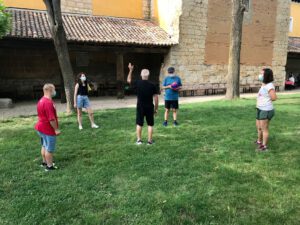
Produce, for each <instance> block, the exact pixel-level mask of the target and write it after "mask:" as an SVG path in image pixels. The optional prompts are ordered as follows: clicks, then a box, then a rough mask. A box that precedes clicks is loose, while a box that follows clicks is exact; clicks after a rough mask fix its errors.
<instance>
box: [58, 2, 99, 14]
mask: <svg viewBox="0 0 300 225" xmlns="http://www.w3.org/2000/svg"><path fill="white" fill-rule="evenodd" d="M61 8H62V11H63V12H67V13H80V14H92V13H93V6H92V0H62V1H61Z"/></svg>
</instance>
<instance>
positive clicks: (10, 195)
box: [0, 95, 300, 225]
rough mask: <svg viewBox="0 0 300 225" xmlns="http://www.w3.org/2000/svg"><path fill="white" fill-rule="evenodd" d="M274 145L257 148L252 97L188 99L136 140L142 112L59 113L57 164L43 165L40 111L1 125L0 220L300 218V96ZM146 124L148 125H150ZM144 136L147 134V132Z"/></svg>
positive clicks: (274, 131) (281, 113)
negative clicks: (171, 120)
mask: <svg viewBox="0 0 300 225" xmlns="http://www.w3.org/2000/svg"><path fill="white" fill-rule="evenodd" d="M275 107H276V116H275V118H274V119H273V120H272V122H271V127H270V131H271V133H270V143H269V148H270V150H269V152H265V153H259V152H256V151H255V146H254V144H253V141H254V140H255V138H256V128H255V112H256V111H255V100H253V99H243V100H239V101H233V102H229V101H215V102H208V103H201V104H190V105H182V106H181V110H180V115H179V122H180V126H179V127H176V128H174V127H171V126H170V127H167V128H164V127H162V125H161V123H162V121H163V108H160V113H159V116H158V117H157V119H156V122H157V123H156V127H155V135H154V137H155V141H156V144H155V145H154V146H147V145H143V146H136V145H135V144H134V143H135V109H120V110H106V111H100V112H96V114H95V118H96V121H97V122H99V124H100V125H101V128H100V129H98V130H92V129H90V128H88V120H87V116H85V120H84V125H86V126H85V128H86V129H84V130H83V131H81V132H79V130H78V127H77V123H76V117H75V116H71V117H66V116H61V118H60V123H61V130H62V135H61V136H60V137H59V138H58V146H57V152H56V163H57V165H58V166H59V170H58V171H54V172H48V173H47V172H44V170H43V169H42V168H40V166H39V163H40V152H39V151H40V146H39V138H38V136H37V134H36V133H35V131H34V130H33V125H34V123H35V121H36V118H35V117H29V118H16V119H12V120H7V121H2V122H0V134H1V135H0V224H17V225H20V224H26V225H34V224H38V225H40V224H62V225H67V224H78V225H79V224H80V225H82V224H111V225H118V224H122V225H123V224H141V225H148V224H151V225H152V224H153V225H160V224H165V225H177V224H241V225H244V224H260V225H267V224H272V225H273V224H280V225H283V224H300V172H299V165H300V157H299V155H300V154H299V153H300V141H299V137H300V120H299V118H300V96H299V95H293V96H280V100H279V101H277V102H276V103H275ZM144 131H146V129H145V130H144ZM144 137H146V132H144Z"/></svg>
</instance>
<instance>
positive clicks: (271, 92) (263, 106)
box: [255, 69, 277, 151]
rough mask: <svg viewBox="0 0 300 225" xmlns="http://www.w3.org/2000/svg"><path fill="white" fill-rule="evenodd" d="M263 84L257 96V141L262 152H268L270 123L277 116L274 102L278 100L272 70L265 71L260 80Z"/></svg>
mask: <svg viewBox="0 0 300 225" xmlns="http://www.w3.org/2000/svg"><path fill="white" fill-rule="evenodd" d="M258 79H259V80H260V81H261V82H262V86H261V88H260V89H259V92H258V95H257V103H256V108H257V114H256V127H257V133H258V137H257V141H256V142H255V143H256V144H257V145H258V149H259V150H260V151H266V150H268V148H267V143H268V138H269V123H270V120H271V119H272V117H273V116H274V114H275V111H274V106H273V101H275V100H276V99H277V96H276V92H275V87H274V85H273V83H272V82H273V81H274V76H273V71H272V70H271V69H263V70H262V72H261V74H260V75H259V78H258Z"/></svg>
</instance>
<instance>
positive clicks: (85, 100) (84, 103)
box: [77, 95, 90, 109]
mask: <svg viewBox="0 0 300 225" xmlns="http://www.w3.org/2000/svg"><path fill="white" fill-rule="evenodd" d="M89 107H90V100H89V97H88V96H86V95H77V108H79V109H82V108H85V109H86V108H89Z"/></svg>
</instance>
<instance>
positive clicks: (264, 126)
mask: <svg viewBox="0 0 300 225" xmlns="http://www.w3.org/2000/svg"><path fill="white" fill-rule="evenodd" d="M260 124H261V129H262V134H263V145H267V144H268V139H269V120H261V121H260Z"/></svg>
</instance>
